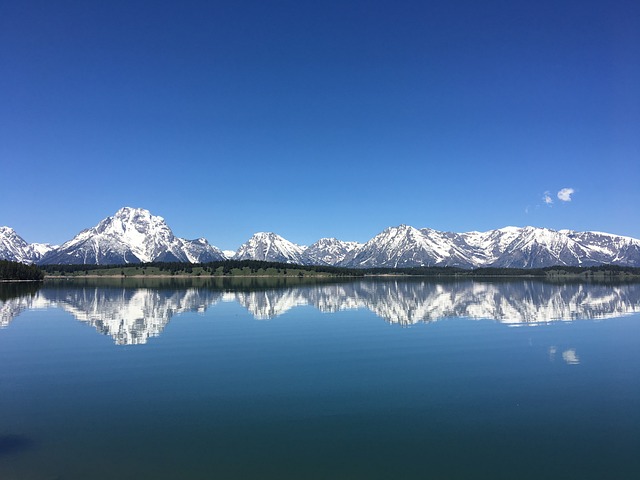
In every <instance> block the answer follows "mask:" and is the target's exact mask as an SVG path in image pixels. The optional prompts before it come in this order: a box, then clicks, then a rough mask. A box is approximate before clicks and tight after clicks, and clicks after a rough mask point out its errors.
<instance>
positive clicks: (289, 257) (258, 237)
mask: <svg viewBox="0 0 640 480" xmlns="http://www.w3.org/2000/svg"><path fill="white" fill-rule="evenodd" d="M303 252H304V248H303V247H301V246H300V245H296V244H295V243H291V242H290V241H289V240H286V239H284V238H282V237H281V236H280V235H276V234H275V233H272V232H258V233H256V234H254V235H253V236H252V237H251V238H250V239H249V240H247V241H246V242H245V243H244V244H243V245H242V246H241V247H240V248H239V249H238V251H237V252H236V254H235V256H234V260H263V261H267V262H282V263H297V264H302V263H303V260H302V254H303Z"/></svg>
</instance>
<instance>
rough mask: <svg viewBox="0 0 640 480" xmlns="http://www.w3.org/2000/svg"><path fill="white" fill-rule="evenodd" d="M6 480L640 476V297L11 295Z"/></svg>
mask: <svg viewBox="0 0 640 480" xmlns="http://www.w3.org/2000/svg"><path fill="white" fill-rule="evenodd" d="M0 327H1V328H0V478H1V479H3V480H12V479H20V480H24V479H26V480H31V479H35V480H53V479H60V480H63V479H64V480H70V479H72V480H75V479H82V480H86V479H95V480H101V479H118V480H122V479H147V478H148V479H172V480H173V479H213V478H218V479H249V478H257V479H303V478H304V479H389V478H402V479H409V478H416V479H418V478H419V479H484V478H486V479H536V480H539V479H543V478H546V479H556V478H557V479H581V480H582V479H598V480H600V479H635V478H640V454H638V452H639V451H640V284H634V283H629V284H587V283H566V284H560V283H558V284H554V283H544V282H538V281H522V280H520V281H512V282H482V281H464V282H454V281H449V282H446V281H422V280H420V281H353V282H344V283H322V284H309V283H297V282H285V281H284V280H276V281H273V282H266V281H260V280H259V279H247V280H244V281H241V282H235V283H234V282H214V281H202V282H199V283H197V282H183V283H179V284H178V283H175V282H170V281H168V280H167V281H165V280H154V281H152V280H150V281H147V282H133V281H120V280H112V281H103V282H98V281H93V282H85V283H82V282H70V281H69V282H61V283H45V284H44V285H43V286H42V287H41V288H39V289H38V288H37V287H36V286H35V285H26V286H25V285H22V286H19V285H16V284H11V285H0Z"/></svg>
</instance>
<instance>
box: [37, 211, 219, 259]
mask: <svg viewBox="0 0 640 480" xmlns="http://www.w3.org/2000/svg"><path fill="white" fill-rule="evenodd" d="M223 258H224V255H223V254H222V252H221V251H220V250H219V249H217V248H216V247H213V246H211V245H209V243H208V242H207V241H206V240H205V239H198V240H185V239H183V238H178V237H176V236H175V235H174V234H173V232H172V231H171V229H170V228H169V226H168V225H167V224H166V222H165V221H164V218H162V217H159V216H156V215H152V214H151V212H149V210H145V209H142V208H130V207H124V208H121V209H120V210H118V211H117V212H116V213H115V214H114V215H113V216H111V217H107V218H105V219H104V220H102V221H101V222H100V223H98V225H96V226H95V227H92V228H89V229H87V230H83V231H82V232H80V233H79V234H78V235H76V236H75V237H74V238H73V239H71V240H69V241H68V242H66V243H65V244H63V245H62V246H61V247H60V248H58V249H56V250H54V251H52V252H49V253H48V254H47V255H46V256H45V257H44V258H43V259H42V261H41V263H47V264H56V263H60V264H96V265H105V264H106V265H108V264H122V263H140V262H153V261H168V262H171V261H174V262H191V263H199V262H209V261H215V260H222V259H223Z"/></svg>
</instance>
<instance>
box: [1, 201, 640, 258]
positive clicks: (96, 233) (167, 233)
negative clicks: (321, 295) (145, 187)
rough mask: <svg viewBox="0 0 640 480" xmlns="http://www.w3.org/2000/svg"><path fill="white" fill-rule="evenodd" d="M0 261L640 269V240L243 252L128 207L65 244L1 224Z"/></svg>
mask: <svg viewBox="0 0 640 480" xmlns="http://www.w3.org/2000/svg"><path fill="white" fill-rule="evenodd" d="M0 259H6V260H13V261H19V262H23V263H38V264H57V263H59V264H122V263H138V262H150V261H177V262H191V263H202V262H210V261H218V260H225V259H234V260H263V261H272V262H283V263H291V264H301V265H330V266H341V267H350V268H377V267H386V268H401V267H419V266H449V267H460V268H478V267H500V268H504V267H510V268H536V267H548V266H555V265H566V266H593V265H601V264H613V265H621V266H635V267H640V240H638V239H635V238H631V237H623V236H618V235H612V234H609V233H601V232H575V231H571V230H551V229H548V228H537V227H505V228H500V229H496V230H489V231H487V232H466V233H453V232H441V231H438V230H433V229H430V228H423V229H417V228H414V227H412V226H409V225H399V226H397V227H389V228H387V229H385V230H384V231H383V232H381V233H379V234H378V235H376V236H375V237H373V238H372V239H371V240H369V241H368V242H366V243H365V244H360V243H357V242H344V241H341V240H337V239H335V238H322V239H320V240H318V241H317V242H315V243H314V244H312V245H311V246H309V247H304V246H300V245H296V244H295V243H292V242H290V241H289V240H286V239H284V238H282V237H281V236H279V235H276V234H275V233H265V232H260V233H256V234H255V235H253V236H252V237H251V238H250V239H249V240H248V241H247V242H246V243H244V244H243V245H242V246H241V247H240V248H239V249H238V250H237V251H236V252H232V251H225V252H222V251H221V250H219V249H218V248H216V247H214V246H212V245H210V244H209V243H208V242H207V240H205V239H204V238H200V239H197V240H185V239H183V238H179V237H176V236H174V234H173V232H172V231H171V229H170V228H169V227H168V226H167V224H166V223H165V221H164V219H163V218H162V217H158V216H155V215H151V213H150V212H149V211H148V210H144V209H140V208H128V207H125V208H122V209H120V210H118V212H116V214H115V215H114V216H112V217H108V218H106V219H104V220H103V221H101V222H100V223H99V224H98V225H96V226H95V227H92V228H89V229H87V230H83V231H82V232H80V233H79V234H78V235H77V236H76V237H75V238H73V239H72V240H69V241H68V242H66V243H65V244H63V245H62V246H60V247H52V246H50V245H47V244H39V243H32V244H28V243H27V242H25V241H24V239H22V238H20V236H19V235H17V234H16V232H15V231H14V230H13V229H11V228H9V227H0Z"/></svg>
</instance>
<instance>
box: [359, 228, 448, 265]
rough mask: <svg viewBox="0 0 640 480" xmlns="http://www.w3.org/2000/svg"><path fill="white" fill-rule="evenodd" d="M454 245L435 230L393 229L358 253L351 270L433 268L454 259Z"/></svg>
mask: <svg viewBox="0 0 640 480" xmlns="http://www.w3.org/2000/svg"><path fill="white" fill-rule="evenodd" d="M451 249H452V244H451V241H450V240H449V239H447V238H446V235H445V234H443V233H442V232H436V231H435V230H429V229H424V230H418V229H417V228H414V227H411V226H409V225H399V226H397V227H390V228H387V229H385V230H384V231H383V232H381V233H379V234H378V235H376V236H375V237H373V238H372V239H371V240H369V241H368V242H367V243H365V244H364V246H363V247H362V248H361V249H360V250H359V251H358V253H357V254H356V255H355V256H354V258H353V259H352V260H351V261H350V262H349V265H348V266H351V267H356V268H369V267H390V268H398V267H416V266H433V265H439V264H442V262H443V261H444V260H446V259H448V258H449V257H450V256H451V253H450V252H451Z"/></svg>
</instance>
